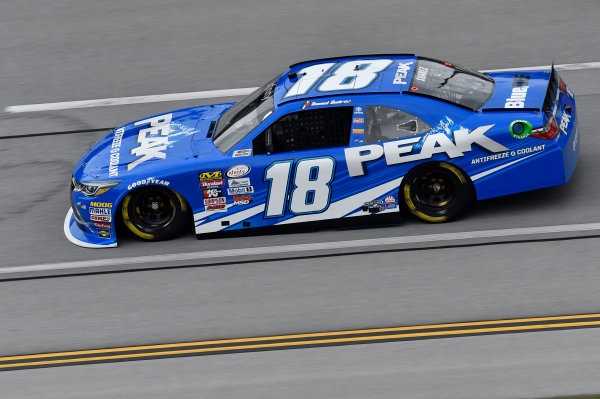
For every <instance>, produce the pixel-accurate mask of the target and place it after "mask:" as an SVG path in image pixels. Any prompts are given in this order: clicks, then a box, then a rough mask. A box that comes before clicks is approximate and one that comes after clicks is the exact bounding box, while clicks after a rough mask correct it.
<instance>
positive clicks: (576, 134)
mask: <svg viewBox="0 0 600 399" xmlns="http://www.w3.org/2000/svg"><path fill="white" fill-rule="evenodd" d="M578 141H579V126H576V127H575V137H573V151H575V149H576V148H577V142H578Z"/></svg>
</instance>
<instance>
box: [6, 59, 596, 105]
mask: <svg viewBox="0 0 600 399" xmlns="http://www.w3.org/2000/svg"><path fill="white" fill-rule="evenodd" d="M554 67H555V68H556V69H557V70H559V71H575V70H580V69H598V68H600V62H583V63H578V64H560V65H555V66H554ZM547 68H550V65H540V66H533V67H522V68H508V69H489V70H485V71H481V72H501V71H534V70H538V69H547ZM256 89H257V87H244V88H239V89H225V90H209V91H193V92H186V93H170V94H154V95H150V96H135V97H116V98H99V99H95V100H81V101H62V102H56V103H43V104H27V105H11V106H8V107H6V108H5V109H4V112H9V113H21V112H39V111H59V110H64V109H73V108H91V107H108V106H113V105H127V104H142V103H156V102H167V101H184V100H199V99H205V98H219V97H239V96H245V95H248V94H250V93H252V92H253V91H254V90H256Z"/></svg>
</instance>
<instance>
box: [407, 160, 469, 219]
mask: <svg viewBox="0 0 600 399" xmlns="http://www.w3.org/2000/svg"><path fill="white" fill-rule="evenodd" d="M400 195H401V196H403V197H404V203H405V204H406V207H407V208H408V210H409V211H410V212H411V213H412V214H413V215H415V216H416V217H418V218H419V219H421V220H424V221H426V222H431V223H441V222H447V221H450V220H452V219H455V218H456V217H458V216H459V215H460V214H461V213H463V212H464V211H465V210H466V208H467V207H468V206H469V204H470V203H471V201H472V199H473V186H472V184H471V181H470V180H469V178H468V177H466V176H465V174H464V173H463V172H462V171H461V170H460V169H458V168H457V167H456V166H454V165H451V164H449V163H446V162H440V163H437V164H425V165H420V166H417V167H416V168H414V169H413V170H411V171H410V173H408V174H407V175H406V176H405V178H404V179H403V183H402V186H401V188H400Z"/></svg>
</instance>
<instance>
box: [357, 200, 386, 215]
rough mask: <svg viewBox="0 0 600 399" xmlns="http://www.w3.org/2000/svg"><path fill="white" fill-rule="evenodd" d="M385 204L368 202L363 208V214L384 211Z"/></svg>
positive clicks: (378, 201)
mask: <svg viewBox="0 0 600 399" xmlns="http://www.w3.org/2000/svg"><path fill="white" fill-rule="evenodd" d="M383 207H384V204H383V201H382V200H374V201H367V202H365V203H364V204H363V206H362V207H361V210H362V211H363V212H369V213H375V212H380V211H382V210H383Z"/></svg>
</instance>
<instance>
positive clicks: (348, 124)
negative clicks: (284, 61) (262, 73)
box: [65, 54, 581, 247]
mask: <svg viewBox="0 0 600 399" xmlns="http://www.w3.org/2000/svg"><path fill="white" fill-rule="evenodd" d="M580 146H581V144H580V139H579V131H578V127H577V114H576V108H575V97H574V95H573V93H572V92H571V91H570V90H569V89H568V88H567V86H566V85H565V83H564V82H563V80H562V79H561V78H560V76H558V74H557V73H556V71H555V70H554V68H550V69H548V70H539V71H510V72H496V73H487V74H483V73H479V72H476V71H473V70H470V69H468V68H464V67H461V66H458V65H455V64H452V63H449V62H443V61H438V60H435V59H430V58H424V57H416V56H414V55H406V54H403V55H370V56H352V57H338V58H331V59H320V60H313V61H306V62H301V63H298V64H295V65H292V66H290V68H289V69H288V70H287V71H286V72H284V73H283V74H280V75H277V76H276V77H275V78H273V79H272V80H270V81H269V82H267V83H266V84H265V85H264V86H262V87H261V88H259V89H258V90H256V91H255V92H254V93H252V94H250V95H249V96H248V97H246V98H245V99H243V100H242V101H241V102H239V103H237V104H235V103H227V104H214V105H205V106H199V107H193V108H187V109H182V110H177V111H172V112H167V113H164V114H160V115H156V116H151V117H148V118H146V119H143V120H139V121H137V122H133V123H130V124H128V125H125V126H122V127H119V128H117V129H115V130H114V131H112V132H111V133H109V134H108V135H107V136H106V137H104V138H103V139H101V140H100V141H98V142H97V143H96V144H95V145H94V146H93V147H92V148H91V149H90V150H89V151H88V152H87V153H86V154H85V155H84V156H83V157H82V158H81V160H79V162H78V163H77V164H76V165H75V168H74V171H73V178H72V184H71V205H72V206H71V209H70V210H69V212H68V214H67V217H66V219H65V234H66V236H67V238H68V239H69V240H70V241H71V242H73V243H75V244H77V245H81V246H85V247H111V246H116V245H117V229H116V227H117V225H122V226H124V228H125V229H126V230H129V231H130V232H131V233H133V234H134V235H135V236H137V237H140V238H142V239H144V240H150V241H158V240H165V239H169V238H172V237H174V236H176V235H178V234H180V233H182V231H183V230H184V229H186V228H191V225H192V224H193V226H194V227H195V231H196V234H198V235H200V234H203V233H213V232H218V231H225V230H235V229H250V228H255V227H265V226H271V225H286V224H292V223H301V222H314V221H320V220H331V219H340V218H353V217H357V216H371V215H381V214H386V213H395V212H399V211H400V209H407V210H408V211H409V212H411V213H412V214H413V215H415V216H416V217H418V218H420V219H422V220H424V221H427V222H445V221H448V220H451V219H453V218H456V217H457V216H458V215H460V214H461V212H463V211H464V210H465V209H466V208H467V207H468V205H469V203H470V202H471V200H473V199H485V198H491V197H497V196H502V195H507V194H512V193H517V192H521V191H526V190H534V189H538V188H542V187H548V186H554V185H558V184H562V183H565V182H567V181H568V180H569V178H570V177H571V175H572V173H573V171H574V169H575V165H576V163H577V158H578V154H579V148H580ZM120 233H121V231H119V234H120Z"/></svg>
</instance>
